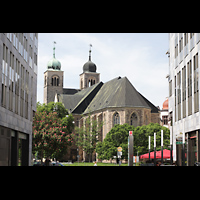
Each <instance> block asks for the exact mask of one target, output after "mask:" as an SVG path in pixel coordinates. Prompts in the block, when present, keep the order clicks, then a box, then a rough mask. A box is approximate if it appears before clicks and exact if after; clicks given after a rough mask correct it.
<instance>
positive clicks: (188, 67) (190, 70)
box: [187, 60, 192, 116]
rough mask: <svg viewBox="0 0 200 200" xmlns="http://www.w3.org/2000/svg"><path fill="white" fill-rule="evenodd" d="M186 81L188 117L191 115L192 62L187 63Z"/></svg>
mask: <svg viewBox="0 0 200 200" xmlns="http://www.w3.org/2000/svg"><path fill="white" fill-rule="evenodd" d="M187 79H188V116H189V115H191V114H192V62H191V60H190V61H189V62H188V63H187Z"/></svg>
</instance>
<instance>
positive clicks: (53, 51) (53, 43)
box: [53, 41, 56, 58]
mask: <svg viewBox="0 0 200 200" xmlns="http://www.w3.org/2000/svg"><path fill="white" fill-rule="evenodd" d="M53 44H54V45H53V58H56V57H55V49H56V47H55V44H56V42H55V41H54V42H53Z"/></svg>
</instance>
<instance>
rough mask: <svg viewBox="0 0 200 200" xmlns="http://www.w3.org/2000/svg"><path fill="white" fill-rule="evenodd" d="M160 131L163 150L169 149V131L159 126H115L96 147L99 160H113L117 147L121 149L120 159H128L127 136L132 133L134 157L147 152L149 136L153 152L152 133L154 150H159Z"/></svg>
mask: <svg viewBox="0 0 200 200" xmlns="http://www.w3.org/2000/svg"><path fill="white" fill-rule="evenodd" d="M161 130H163V145H164V146H163V148H164V149H169V148H168V146H169V138H170V132H169V129H168V128H166V127H163V126H160V125H159V124H154V123H150V124H148V125H145V126H138V127H134V126H131V125H128V124H123V125H119V124H118V125H115V126H114V127H113V128H112V129H111V130H110V132H109V133H108V134H107V135H106V137H105V139H104V141H103V142H99V143H98V144H97V147H96V152H97V153H98V158H99V159H102V160H104V159H106V160H109V159H113V156H116V155H117V147H119V146H120V147H122V159H128V134H129V131H133V136H134V155H137V152H138V155H142V154H145V153H147V152H148V146H149V144H148V142H149V136H151V151H153V150H154V132H155V133H156V149H157V150H161V146H160V145H161Z"/></svg>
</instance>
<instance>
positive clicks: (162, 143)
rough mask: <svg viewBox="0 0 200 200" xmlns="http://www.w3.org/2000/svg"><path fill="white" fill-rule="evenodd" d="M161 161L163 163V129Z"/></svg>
mask: <svg viewBox="0 0 200 200" xmlns="http://www.w3.org/2000/svg"><path fill="white" fill-rule="evenodd" d="M161 163H162V164H163V130H161Z"/></svg>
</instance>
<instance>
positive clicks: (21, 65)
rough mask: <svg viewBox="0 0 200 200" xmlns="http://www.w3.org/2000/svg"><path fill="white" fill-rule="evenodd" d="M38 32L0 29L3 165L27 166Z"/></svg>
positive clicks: (0, 154)
mask: <svg viewBox="0 0 200 200" xmlns="http://www.w3.org/2000/svg"><path fill="white" fill-rule="evenodd" d="M37 57H38V33H0V166H18V165H22V166H27V165H30V163H31V154H32V121H33V115H34V112H35V111H36V95H37V86H36V85H37Z"/></svg>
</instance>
